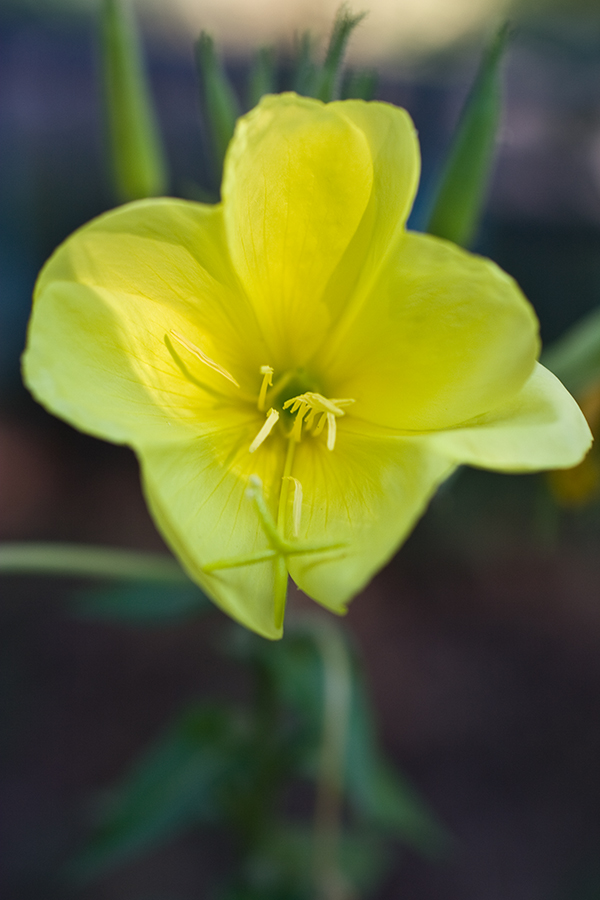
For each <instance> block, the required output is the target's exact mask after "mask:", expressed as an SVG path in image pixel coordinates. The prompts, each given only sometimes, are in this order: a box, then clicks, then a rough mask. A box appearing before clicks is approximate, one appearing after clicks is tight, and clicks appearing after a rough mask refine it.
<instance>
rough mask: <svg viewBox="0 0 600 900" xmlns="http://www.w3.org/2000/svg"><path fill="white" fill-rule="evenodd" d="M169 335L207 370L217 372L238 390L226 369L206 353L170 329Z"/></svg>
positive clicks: (236, 384) (237, 385)
mask: <svg viewBox="0 0 600 900" xmlns="http://www.w3.org/2000/svg"><path fill="white" fill-rule="evenodd" d="M169 334H170V335H171V337H174V338H175V340H176V341H178V342H179V343H180V344H181V346H182V347H185V348H186V350H189V351H190V353H193V354H194V356H196V357H197V358H198V359H199V360H200V361H201V362H203V363H204V365H206V366H208V367H209V369H212V370H213V371H214V372H218V373H219V375H222V376H223V378H226V379H227V381H231V383H232V384H235V386H236V387H237V388H239V384H238V383H237V381H236V380H235V378H234V377H233V375H230V374H229V372H228V371H227V369H224V368H223V366H220V365H219V363H216V362H215V361H214V359H211V358H210V356H207V355H206V353H203V352H202V350H201V349H200V347H196V345H195V344H192V342H191V341H188V339H187V338H185V337H184V336H183V335H182V334H179V332H177V331H173V329H171V331H170V332H169Z"/></svg>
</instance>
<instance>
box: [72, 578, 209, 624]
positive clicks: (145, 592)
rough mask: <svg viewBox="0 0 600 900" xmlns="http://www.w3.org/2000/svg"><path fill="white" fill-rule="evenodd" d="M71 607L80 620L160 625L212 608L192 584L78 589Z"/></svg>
mask: <svg viewBox="0 0 600 900" xmlns="http://www.w3.org/2000/svg"><path fill="white" fill-rule="evenodd" d="M71 608H72V612H73V614H74V615H75V616H76V617H77V618H79V619H91V620H92V621H101V622H117V623H121V624H129V625H163V624H165V623H170V622H181V621H185V620H187V619H191V618H194V617H195V616H199V615H202V614H203V613H205V612H209V611H211V610H214V608H215V607H214V606H213V604H212V603H211V602H210V600H209V599H208V597H206V596H205V595H204V594H203V593H202V591H201V590H200V589H199V588H197V587H196V586H195V585H193V584H189V585H188V586H182V587H174V586H171V585H169V586H165V585H156V584H134V585H131V586H127V587H115V588H109V589H105V588H104V589H95V590H89V591H80V592H79V593H78V594H77V595H76V597H75V599H74V600H73V601H72V603H71Z"/></svg>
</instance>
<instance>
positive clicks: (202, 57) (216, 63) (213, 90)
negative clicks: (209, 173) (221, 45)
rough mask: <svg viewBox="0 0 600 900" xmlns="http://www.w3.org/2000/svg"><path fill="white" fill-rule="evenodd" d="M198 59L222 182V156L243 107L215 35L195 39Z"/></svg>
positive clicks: (202, 90)
mask: <svg viewBox="0 0 600 900" xmlns="http://www.w3.org/2000/svg"><path fill="white" fill-rule="evenodd" d="M196 62H197V65H198V71H199V73H200V89H201V99H202V109H203V111H204V114H205V116H206V120H207V124H208V129H209V133H210V137H211V141H212V150H213V157H214V161H215V164H216V167H217V173H216V174H217V176H218V181H219V183H220V182H221V175H222V172H223V160H224V159H225V153H226V151H227V147H228V146H229V142H230V140H231V138H232V137H233V131H234V128H235V123H236V121H237V119H238V117H239V115H240V107H239V103H238V101H237V98H236V96H235V93H234V91H233V88H232V86H231V83H230V81H229V79H228V78H227V75H226V74H225V71H224V69H223V67H222V65H221V62H220V60H219V59H218V57H217V54H216V52H215V45H214V42H213V39H212V38H211V37H210V36H209V35H208V34H206V32H204V31H203V32H202V34H201V35H200V37H199V39H198V41H197V42H196Z"/></svg>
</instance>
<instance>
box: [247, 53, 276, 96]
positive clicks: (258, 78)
mask: <svg viewBox="0 0 600 900" xmlns="http://www.w3.org/2000/svg"><path fill="white" fill-rule="evenodd" d="M276 75H277V68H276V60H275V51H274V50H273V48H272V47H262V48H261V49H260V50H259V51H258V53H257V54H256V56H255V57H254V60H253V62H252V66H251V68H250V75H249V78H248V103H249V106H250V108H252V107H253V106H256V104H257V103H258V102H259V100H260V98H261V97H264V95H265V94H273V93H275V89H276Z"/></svg>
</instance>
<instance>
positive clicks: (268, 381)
mask: <svg viewBox="0 0 600 900" xmlns="http://www.w3.org/2000/svg"><path fill="white" fill-rule="evenodd" d="M260 374H261V375H262V376H263V380H262V384H261V386H260V393H259V395H258V408H259V409H260V411H261V412H264V409H265V406H266V405H267V390H268V388H270V387H273V369H272V368H271V366H261V367H260Z"/></svg>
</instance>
